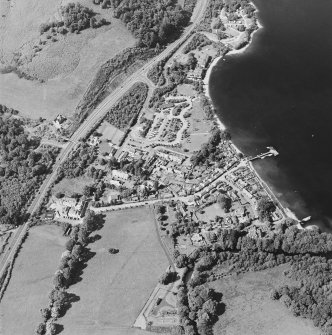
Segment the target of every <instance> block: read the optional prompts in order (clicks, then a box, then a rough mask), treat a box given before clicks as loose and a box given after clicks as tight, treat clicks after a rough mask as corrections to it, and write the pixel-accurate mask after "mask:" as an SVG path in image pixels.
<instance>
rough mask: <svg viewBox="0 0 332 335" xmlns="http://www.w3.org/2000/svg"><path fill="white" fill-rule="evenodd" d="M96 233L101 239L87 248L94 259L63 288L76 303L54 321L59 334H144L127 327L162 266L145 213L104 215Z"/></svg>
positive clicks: (161, 255)
mask: <svg viewBox="0 0 332 335" xmlns="http://www.w3.org/2000/svg"><path fill="white" fill-rule="evenodd" d="M97 233H98V234H99V235H101V239H99V240H98V241H96V242H94V243H93V244H91V245H90V248H91V251H92V252H95V253H96V254H95V256H94V257H93V258H92V259H90V260H89V262H88V265H87V268H86V269H84V273H83V275H82V281H80V282H79V283H77V284H75V285H74V286H72V287H71V288H70V289H69V291H70V292H71V293H74V294H75V295H78V296H79V297H80V300H79V301H78V302H75V303H74V304H73V306H72V308H71V309H69V310H68V312H67V313H66V315H65V316H64V317H63V318H61V319H59V323H60V324H62V325H63V326H64V331H63V334H64V335H69V334H70V335H76V334H77V335H86V334H89V335H101V334H105V335H106V334H107V335H125V334H126V335H127V334H128V335H136V334H146V332H145V331H142V330H139V329H135V328H131V327H132V325H133V323H134V322H135V320H136V318H137V316H138V315H139V313H140V311H141V310H142V308H143V306H144V304H145V303H146V301H147V300H148V298H149V296H150V294H151V293H152V291H153V289H154V288H155V286H156V284H157V282H158V279H159V277H160V276H161V274H162V273H163V272H164V271H165V270H166V268H167V266H168V263H167V258H166V256H165V254H164V252H163V250H162V248H161V246H160V244H159V242H158V239H157V235H156V231H155V227H154V222H153V218H152V216H151V212H150V209H149V208H140V209H132V210H128V211H117V212H112V213H108V214H107V216H106V218H105V224H104V227H103V228H102V229H101V230H99V231H98V232H97ZM109 248H118V249H119V250H120V251H119V253H118V254H116V255H111V254H110V253H109V252H108V249H109ZM148 334H151V333H148Z"/></svg>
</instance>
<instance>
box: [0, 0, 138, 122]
mask: <svg viewBox="0 0 332 335" xmlns="http://www.w3.org/2000/svg"><path fill="white" fill-rule="evenodd" d="M67 2H70V1H69V0H68V1H61V0H52V1H51V0H43V1H40V0H31V1H25V0H16V1H10V2H9V1H1V4H0V12H1V14H2V13H4V14H3V15H2V17H0V67H1V65H3V66H6V65H14V63H15V62H13V59H14V54H16V55H17V57H19V59H20V63H21V65H20V66H19V68H20V69H21V70H23V71H24V72H26V73H28V74H29V75H31V76H33V77H37V78H38V79H42V80H45V81H46V82H45V83H40V82H38V81H31V80H26V79H20V78H19V77H18V76H17V75H15V74H13V73H9V74H0V103H2V104H5V105H8V106H9V107H13V108H15V109H17V110H19V111H21V112H22V114H23V115H25V116H29V117H32V118H38V117H40V116H42V117H45V118H47V119H53V118H54V117H55V116H56V115H57V114H59V113H61V114H64V115H66V116H70V115H72V114H73V112H74V110H75V107H76V105H77V104H78V102H79V101H80V99H81V97H82V96H83V93H84V92H85V90H86V88H87V87H88V85H89V83H90V81H91V80H92V78H93V76H94V74H95V73H96V72H97V70H98V69H99V67H100V66H101V64H103V63H104V62H106V61H107V60H109V59H110V58H112V57H113V56H114V55H116V54H117V53H119V52H120V51H122V50H123V49H125V48H127V47H130V46H133V45H134V43H135V39H134V38H133V37H132V35H131V34H130V32H129V31H128V30H127V28H126V27H125V25H124V24H123V23H122V22H120V21H119V20H117V19H114V18H113V17H112V14H111V11H110V10H109V9H104V10H102V9H101V7H100V6H96V5H93V3H92V1H90V0H81V1H79V2H80V3H81V4H82V5H85V6H88V7H90V8H92V9H93V10H94V11H95V13H96V14H97V17H104V18H105V19H106V20H107V21H110V22H111V24H110V25H108V26H103V27H100V28H97V29H86V30H83V31H81V33H80V34H71V33H69V34H67V35H60V34H58V35H57V39H58V41H56V42H51V41H50V40H47V39H46V37H45V36H44V35H45V34H44V35H43V36H42V37H40V34H39V27H40V25H41V24H42V23H45V22H49V21H52V20H55V19H57V17H58V16H59V12H58V10H59V8H60V6H61V5H65V4H66V3H67ZM39 40H42V41H45V40H46V41H47V42H46V44H45V45H42V46H41V47H42V50H41V51H40V52H37V53H36V52H35V51H34V49H33V47H34V46H35V45H38V46H40V45H39ZM18 97H19V99H18Z"/></svg>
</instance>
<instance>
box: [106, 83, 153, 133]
mask: <svg viewBox="0 0 332 335" xmlns="http://www.w3.org/2000/svg"><path fill="white" fill-rule="evenodd" d="M148 91H149V87H148V86H147V85H146V84H144V83H136V84H135V85H134V86H133V87H132V88H131V89H130V90H129V91H128V92H127V93H126V94H125V95H124V96H123V97H122V98H121V100H120V101H119V102H118V103H117V104H116V105H115V106H114V107H112V109H111V110H110V111H109V112H108V113H107V115H106V121H108V122H109V123H110V124H112V125H113V126H115V127H117V128H119V129H122V130H124V129H126V128H127V127H128V126H129V125H131V124H132V123H133V122H135V120H136V119H137V116H138V114H139V112H140V111H141V109H142V108H143V105H144V102H145V100H146V98H147V95H148Z"/></svg>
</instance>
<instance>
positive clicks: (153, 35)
mask: <svg viewBox="0 0 332 335" xmlns="http://www.w3.org/2000/svg"><path fill="white" fill-rule="evenodd" d="M111 5H112V7H113V8H114V16H115V17H116V18H119V19H121V21H123V22H124V23H125V24H126V25H127V28H128V29H129V30H130V31H131V32H132V33H133V35H134V36H135V37H136V38H137V39H138V45H140V46H146V47H155V46H156V45H158V44H159V45H164V44H167V43H168V42H169V41H170V40H171V39H173V38H174V37H175V36H177V35H178V33H179V32H181V30H182V29H183V27H185V26H186V25H187V24H188V23H189V20H190V16H191V13H190V12H189V11H186V10H184V9H182V8H181V7H180V6H178V5H177V2H176V1H174V0H155V1H150V0H111Z"/></svg>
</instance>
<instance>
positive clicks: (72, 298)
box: [60, 293, 81, 317]
mask: <svg viewBox="0 0 332 335" xmlns="http://www.w3.org/2000/svg"><path fill="white" fill-rule="evenodd" d="M80 300H81V298H80V297H79V296H78V295H76V294H74V293H67V297H66V303H65V304H64V306H63V308H62V309H61V314H60V317H63V316H65V315H66V313H67V311H68V310H69V309H70V308H71V307H72V306H73V304H74V303H75V302H78V301H80Z"/></svg>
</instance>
